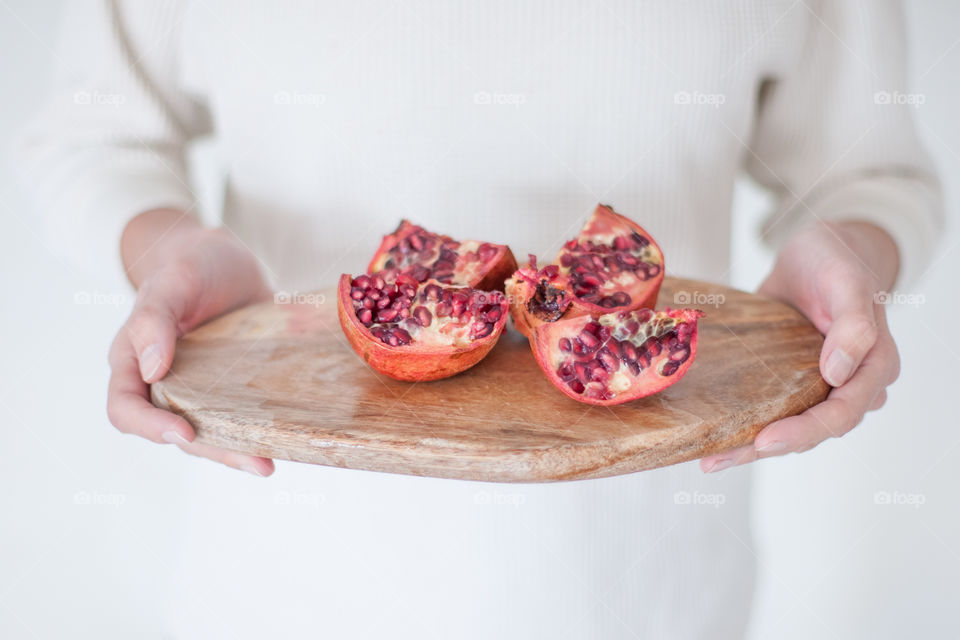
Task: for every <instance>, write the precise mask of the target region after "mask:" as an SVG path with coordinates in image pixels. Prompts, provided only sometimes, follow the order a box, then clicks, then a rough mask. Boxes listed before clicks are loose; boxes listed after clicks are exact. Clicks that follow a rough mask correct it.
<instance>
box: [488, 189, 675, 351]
mask: <svg viewBox="0 0 960 640" xmlns="http://www.w3.org/2000/svg"><path fill="white" fill-rule="evenodd" d="M663 269H664V266H663V253H662V252H661V251H660V247H658V246H657V243H656V242H654V240H653V238H651V237H650V234H648V233H647V232H646V231H644V230H643V228H642V227H640V225H638V224H636V223H635V222H633V221H632V220H630V219H629V218H625V217H624V216H622V215H620V214H618V213H616V212H615V211H614V210H613V209H612V208H611V207H610V206H608V205H603V204H601V205H597V208H596V210H595V211H594V212H593V215H592V216H591V217H590V219H589V220H587V223H586V224H585V225H584V226H583V229H581V230H580V234H579V235H578V236H577V237H576V238H574V239H573V240H570V241H569V242H567V243H566V244H565V245H564V246H563V248H562V249H561V250H560V253H559V255H558V256H557V259H556V260H555V261H554V263H553V264H550V265H547V266H545V267H543V268H542V269H538V268H537V262H536V258H535V257H534V256H530V263H529V264H528V265H527V266H525V267H523V268H521V269H519V270H517V271H516V272H515V273H514V274H513V277H512V278H510V280H509V281H508V282H507V287H506V291H507V297H508V298H509V300H510V313H511V315H512V316H513V321H514V324H515V325H516V327H517V329H518V330H519V331H520V333H522V334H524V335H525V336H527V337H530V335H531V332H532V329H533V328H534V327H536V326H538V325H540V324H543V323H545V322H556V321H557V320H559V319H560V318H571V317H576V316H583V315H593V316H597V315H601V314H605V313H611V312H612V311H614V310H632V309H640V308H643V307H648V308H652V307H654V306H656V302H657V294H658V293H659V292H660V284H661V283H662V282H663Z"/></svg>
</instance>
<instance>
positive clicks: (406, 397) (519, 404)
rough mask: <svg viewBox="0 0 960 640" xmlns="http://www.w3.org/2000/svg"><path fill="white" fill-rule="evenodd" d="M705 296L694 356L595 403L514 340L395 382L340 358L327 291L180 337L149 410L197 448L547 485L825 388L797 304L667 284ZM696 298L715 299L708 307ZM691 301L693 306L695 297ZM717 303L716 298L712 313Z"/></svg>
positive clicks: (684, 443)
mask: <svg viewBox="0 0 960 640" xmlns="http://www.w3.org/2000/svg"><path fill="white" fill-rule="evenodd" d="M680 292H688V293H689V294H691V295H692V296H695V295H699V296H701V298H700V302H701V304H696V305H683V304H672V305H671V306H674V307H682V306H696V307H698V308H701V309H703V310H704V311H706V313H707V317H706V318H705V319H703V320H702V321H701V328H700V345H699V350H698V354H697V359H696V361H695V362H694V365H693V367H692V368H691V369H690V372H689V373H688V374H687V376H686V377H685V378H683V379H682V380H681V381H680V382H678V383H677V384H675V385H673V386H672V387H670V388H668V389H666V390H665V391H663V392H661V393H659V394H657V395H654V396H651V397H647V398H643V399H641V400H638V401H635V402H631V403H627V404H624V405H619V406H616V407H609V408H605V407H591V406H589V405H585V404H581V403H578V402H575V401H574V400H571V399H569V398H567V397H566V396H564V395H563V394H561V393H560V392H559V391H557V390H556V389H554V388H553V386H551V385H550V383H549V382H548V381H547V379H546V378H545V377H544V376H543V374H542V373H541V371H540V369H539V368H538V367H537V364H536V362H535V361H534V359H533V356H532V354H531V353H530V351H529V347H528V346H527V342H526V340H525V339H524V338H522V337H521V336H520V335H519V334H517V333H515V332H513V331H511V332H510V333H509V334H507V335H504V337H503V338H502V339H501V340H500V342H499V344H498V345H497V346H496V348H495V349H494V350H493V351H492V352H491V353H490V355H489V356H488V357H487V358H486V359H485V360H483V361H482V362H481V363H480V364H478V365H477V366H476V367H474V368H473V369H470V370H469V371H467V372H465V373H463V374H460V375H459V376H455V377H453V378H449V379H446V380H439V381H436V382H422V383H405V382H397V381H394V380H391V379H389V378H386V377H385V376H381V375H379V374H377V373H375V372H374V371H372V370H370V369H369V368H368V367H367V366H366V364H364V363H363V362H362V361H361V360H360V359H359V358H358V357H357V356H356V355H355V354H354V352H353V351H352V350H351V349H350V347H349V345H348V344H347V342H346V340H345V338H344V336H343V334H342V333H341V330H340V326H339V324H338V323H337V319H336V296H335V293H334V292H333V291H332V290H330V291H326V292H322V293H320V294H316V295H314V296H313V297H309V296H305V297H303V298H304V299H298V300H296V301H295V303H289V304H273V303H268V304H262V305H257V306H252V307H247V308H245V309H241V310H238V311H235V312H233V313H231V314H229V315H226V316H223V317H221V318H219V319H217V320H214V321H213V322H211V323H209V324H207V325H204V326H203V327H200V328H199V329H197V330H195V331H193V332H192V333H190V334H188V335H186V336H184V337H183V338H182V339H181V340H180V342H179V344H178V346H177V355H176V359H175V361H174V363H173V368H172V370H171V372H170V373H169V374H168V375H167V376H166V377H165V378H164V379H163V380H161V381H159V382H157V383H156V384H154V385H153V386H152V396H153V401H154V403H155V404H156V405H157V406H159V407H163V408H167V409H169V410H171V411H173V412H175V413H178V414H180V415H183V416H184V417H185V418H186V419H187V420H189V421H190V423H191V424H193V425H194V427H195V428H196V430H197V436H198V440H199V441H201V442H205V443H209V444H214V445H217V446H222V447H226V448H229V449H233V450H236V451H241V452H245V453H251V454H256V455H262V456H268V457H273V458H281V459H286V460H296V461H300V462H310V463H315V464H322V465H329V466H337V467H348V468H353V469H368V470H375V471H387V472H392V473H405V474H413V475H421V476H437V477H443V478H463V479H471V480H487V481H497V482H546V481H555V480H573V479H581V478H599V477H604V476H611V475H617V474H624V473H632V472H635V471H641V470H644V469H653V468H656V467H663V466H666V465H670V464H675V463H678V462H682V461H686V460H692V459H695V458H700V457H703V456H704V455H707V454H711V453H717V452H720V451H724V450H727V449H731V448H733V447H737V446H740V445H743V444H747V443H749V442H751V441H752V440H753V438H754V436H755V435H756V434H757V432H758V431H759V430H760V429H761V428H762V427H763V426H764V425H766V424H768V423H769V422H771V421H773V420H776V419H778V418H782V417H785V416H789V415H793V414H796V413H800V412H802V411H803V410H804V409H806V408H808V407H810V406H812V405H814V404H816V403H818V402H820V401H822V400H823V399H824V398H825V397H826V395H827V392H828V390H829V387H828V386H827V384H826V383H825V382H824V381H823V380H822V378H821V377H820V374H819V371H818V361H819V354H820V348H821V346H822V344H823V338H822V337H821V336H820V334H819V333H818V332H817V331H816V329H815V328H814V327H813V326H812V325H811V324H810V323H809V322H808V321H807V320H806V319H805V318H803V317H802V316H801V315H800V314H799V313H797V312H796V311H795V310H793V309H791V308H790V307H787V306H785V305H782V304H780V303H777V302H773V301H771V300H767V299H764V298H761V297H759V296H756V295H752V294H748V293H744V292H742V291H736V290H734V289H730V288H727V287H722V286H719V285H713V284H707V283H703V282H696V281H691V280H682V279H677V278H667V279H666V280H665V282H664V286H663V291H662V292H661V294H660V301H661V304H660V306H667V304H668V303H670V302H671V301H674V300H675V294H677V293H680ZM702 296H714V298H713V299H712V300H711V299H709V298H708V299H707V302H708V304H704V299H703V297H702ZM693 299H694V301H695V302H696V301H697V298H693ZM719 300H722V303H721V304H716V305H714V304H713V303H714V302H716V301H719Z"/></svg>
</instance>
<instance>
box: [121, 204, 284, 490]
mask: <svg viewBox="0 0 960 640" xmlns="http://www.w3.org/2000/svg"><path fill="white" fill-rule="evenodd" d="M122 252H123V258H124V265H125V266H126V268H127V274H128V276H129V277H130V280H131V282H133V284H134V286H136V287H137V289H138V292H137V300H136V303H135V305H134V308H133V312H132V313H131V314H130V317H129V318H128V319H127V322H126V323H125V324H124V325H123V327H122V328H121V329H120V332H119V333H118V334H117V337H116V338H115V339H114V341H113V345H112V346H111V347H110V368H111V372H112V374H111V377H110V387H109V390H108V392H107V415H108V416H109V418H110V422H111V423H113V425H114V426H115V427H116V428H117V429H119V430H120V431H121V432H123V433H133V434H136V435H139V436H141V437H144V438H146V439H148V440H151V441H153V442H156V443H170V444H175V445H177V446H178V447H180V448H181V449H182V450H183V451H186V452H187V453H190V454H192V455H196V456H200V457H204V458H209V459H211V460H214V461H216V462H220V463H223V464H225V465H227V466H229V467H233V468H235V469H241V470H244V471H248V472H250V473H253V474H255V475H259V476H268V475H270V474H271V473H273V469H274V467H273V461H272V460H270V459H269V458H261V457H257V456H250V455H245V454H241V453H236V452H233V451H228V450H226V449H220V448H217V447H213V446H210V445H206V444H199V443H195V442H194V439H195V438H196V433H195V432H194V430H193V427H192V426H190V423H189V422H187V421H186V420H184V419H183V418H181V417H179V416H177V415H174V414H172V413H170V412H168V411H164V410H162V409H158V408H156V407H154V406H153V405H152V404H151V403H150V386H149V385H150V384H151V383H153V382H156V381H157V380H160V379H161V378H163V376H164V375H166V373H167V371H168V370H169V368H170V365H171V363H172V362H173V354H174V349H175V348H176V342H177V338H179V337H180V336H182V335H183V334H184V333H186V332H187V331H190V330H191V329H193V328H194V327H196V326H198V325H200V324H202V323H204V322H206V321H207V320H210V319H212V318H214V317H216V316H218V315H221V314H223V313H226V312H227V311H230V310H232V309H236V308H238V307H242V306H244V305H247V304H251V303H254V302H260V301H264V300H269V299H271V297H272V293H271V290H270V287H269V286H268V285H267V283H266V281H265V280H264V278H263V274H262V273H261V271H260V268H259V265H258V263H257V259H256V258H255V257H254V256H253V254H252V253H250V251H249V250H248V249H246V248H245V247H244V246H243V245H242V244H241V243H240V242H239V241H238V240H237V239H236V238H235V237H234V236H233V234H231V233H230V232H229V231H228V230H226V229H222V228H221V229H208V228H204V227H202V226H201V225H200V223H199V222H197V221H196V220H195V219H193V218H191V217H189V216H186V215H184V214H183V213H181V212H177V211H169V210H158V211H150V212H147V213H144V214H141V215H140V216H138V217H137V218H135V219H134V220H132V221H131V222H130V224H129V225H128V226H127V228H126V230H125V231H124V234H123V242H122Z"/></svg>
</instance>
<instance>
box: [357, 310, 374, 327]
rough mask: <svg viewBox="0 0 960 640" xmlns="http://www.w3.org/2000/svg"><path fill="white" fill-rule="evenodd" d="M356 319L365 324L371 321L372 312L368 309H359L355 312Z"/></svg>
mask: <svg viewBox="0 0 960 640" xmlns="http://www.w3.org/2000/svg"><path fill="white" fill-rule="evenodd" d="M357 319H358V320H360V322H362V323H363V324H365V325H369V324H370V323H371V322H373V312H372V311H370V309H361V310H360V311H358V312H357Z"/></svg>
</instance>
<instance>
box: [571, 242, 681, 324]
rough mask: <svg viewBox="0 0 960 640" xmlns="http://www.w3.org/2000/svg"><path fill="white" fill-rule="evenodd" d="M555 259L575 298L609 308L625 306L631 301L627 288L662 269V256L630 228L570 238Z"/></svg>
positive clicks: (651, 276) (655, 275) (647, 278)
mask: <svg viewBox="0 0 960 640" xmlns="http://www.w3.org/2000/svg"><path fill="white" fill-rule="evenodd" d="M557 262H558V264H559V265H560V273H561V274H563V275H565V276H568V277H569V278H570V284H571V289H572V291H573V294H574V295H575V296H576V297H577V298H579V299H580V300H583V301H584V302H588V303H591V304H596V305H599V306H602V307H605V308H608V309H614V308H616V307H624V306H628V305H629V304H630V303H631V302H632V301H633V300H632V298H631V295H630V293H629V290H630V289H631V288H636V287H637V286H638V285H639V284H640V283H642V282H645V281H647V280H650V279H651V278H655V277H657V276H658V275H660V273H661V272H662V271H663V256H662V255H661V254H660V252H659V251H658V250H657V249H656V248H655V247H654V245H653V243H652V242H650V240H649V239H648V238H646V237H644V236H643V235H641V234H640V233H638V232H636V231H633V230H632V229H618V230H613V231H610V232H608V233H601V234H591V235H590V237H589V239H588V240H587V239H584V238H582V237H581V238H578V239H576V240H571V241H570V242H568V243H567V244H566V245H564V248H563V250H562V251H561V252H560V255H559V256H558V258H557Z"/></svg>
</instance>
